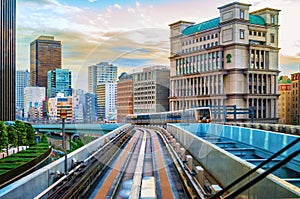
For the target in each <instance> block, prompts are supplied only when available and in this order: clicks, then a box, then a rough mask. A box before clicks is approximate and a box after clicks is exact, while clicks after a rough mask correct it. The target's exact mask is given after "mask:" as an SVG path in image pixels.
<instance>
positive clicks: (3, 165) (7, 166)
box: [0, 163, 24, 170]
mask: <svg viewBox="0 0 300 199" xmlns="http://www.w3.org/2000/svg"><path fill="white" fill-rule="evenodd" d="M22 164H24V163H15V164H11V163H9V164H8V163H1V164H0V169H1V170H11V169H14V168H16V167H18V166H20V165H22Z"/></svg>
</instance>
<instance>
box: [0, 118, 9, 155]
mask: <svg viewBox="0 0 300 199" xmlns="http://www.w3.org/2000/svg"><path fill="white" fill-rule="evenodd" d="M7 146H8V136H7V131H6V125H5V124H4V122H2V121H0V151H2V149H3V148H6V147H7Z"/></svg>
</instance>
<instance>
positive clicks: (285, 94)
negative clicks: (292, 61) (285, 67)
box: [278, 76, 293, 124]
mask: <svg viewBox="0 0 300 199" xmlns="http://www.w3.org/2000/svg"><path fill="white" fill-rule="evenodd" d="M278 92H279V94H280V96H279V99H278V117H279V123H281V124H292V122H293V114H292V112H293V108H292V80H291V79H290V78H288V76H282V77H280V78H279V82H278Z"/></svg>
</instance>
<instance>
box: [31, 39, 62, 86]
mask: <svg viewBox="0 0 300 199" xmlns="http://www.w3.org/2000/svg"><path fill="white" fill-rule="evenodd" d="M61 49H62V44H61V41H56V40H54V37H53V36H40V37H38V38H37V39H36V40H34V41H33V42H31V44H30V85H31V86H39V87H45V88H47V75H48V71H49V70H54V69H56V68H61V66H62V50H61Z"/></svg>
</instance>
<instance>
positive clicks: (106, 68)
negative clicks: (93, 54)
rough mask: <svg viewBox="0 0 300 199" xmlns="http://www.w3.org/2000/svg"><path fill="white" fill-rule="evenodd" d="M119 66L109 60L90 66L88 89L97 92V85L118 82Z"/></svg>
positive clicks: (90, 91)
mask: <svg viewBox="0 0 300 199" xmlns="http://www.w3.org/2000/svg"><path fill="white" fill-rule="evenodd" d="M117 73H118V68H117V67H116V66H114V65H112V64H109V63H108V62H100V63H98V64H96V65H93V66H89V67H88V91H89V93H96V88H97V85H100V84H103V83H116V82H117Z"/></svg>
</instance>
